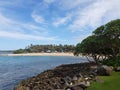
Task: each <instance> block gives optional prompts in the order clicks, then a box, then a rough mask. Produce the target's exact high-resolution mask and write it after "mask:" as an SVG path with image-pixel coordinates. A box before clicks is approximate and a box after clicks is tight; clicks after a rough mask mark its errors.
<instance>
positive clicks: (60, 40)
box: [0, 0, 120, 50]
mask: <svg viewBox="0 0 120 90" xmlns="http://www.w3.org/2000/svg"><path fill="white" fill-rule="evenodd" d="M119 4H120V0H0V50H15V49H19V48H25V47H26V46H28V45H30V44H33V45H36V44H43V45H44V44H72V45H76V44H77V43H79V42H81V41H82V40H83V39H85V38H86V37H87V36H89V35H91V34H92V32H93V31H94V30H95V29H96V28H97V27H99V26H101V25H104V24H106V23H107V22H109V21H111V20H114V19H120V5H119Z"/></svg>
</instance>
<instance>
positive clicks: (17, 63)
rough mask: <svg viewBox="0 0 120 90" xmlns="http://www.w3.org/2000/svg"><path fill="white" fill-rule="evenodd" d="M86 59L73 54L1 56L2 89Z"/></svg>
mask: <svg viewBox="0 0 120 90" xmlns="http://www.w3.org/2000/svg"><path fill="white" fill-rule="evenodd" d="M85 61H87V60H86V59H85V58H80V57H71V56H0V90H13V87H14V86H15V85H17V84H18V83H19V82H20V81H21V80H23V79H27V78H29V77H32V76H35V75H37V74H39V73H40V72H42V71H44V70H47V69H52V68H54V67H56V66H58V65H61V64H71V63H78V62H85Z"/></svg>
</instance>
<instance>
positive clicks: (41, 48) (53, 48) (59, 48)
mask: <svg viewBox="0 0 120 90" xmlns="http://www.w3.org/2000/svg"><path fill="white" fill-rule="evenodd" d="M74 48H75V46H74V45H61V44H60V45H32V44H31V45H30V46H28V47H26V48H25V49H19V50H16V51H14V53H15V54H17V53H39V52H47V53H51V52H73V51H74Z"/></svg>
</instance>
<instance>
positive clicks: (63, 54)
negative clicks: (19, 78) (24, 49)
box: [0, 53, 74, 56]
mask: <svg viewBox="0 0 120 90" xmlns="http://www.w3.org/2000/svg"><path fill="white" fill-rule="evenodd" d="M0 56H74V55H73V53H23V54H0Z"/></svg>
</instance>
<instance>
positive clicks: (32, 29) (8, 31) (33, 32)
mask: <svg viewBox="0 0 120 90" xmlns="http://www.w3.org/2000/svg"><path fill="white" fill-rule="evenodd" d="M0 37H9V38H15V39H27V40H28V39H29V40H30V39H35V40H54V39H55V38H56V37H51V36H48V33H47V31H46V29H45V28H43V27H39V26H37V25H34V24H30V23H20V22H17V21H13V20H12V19H9V18H7V17H5V16H4V15H2V14H0Z"/></svg>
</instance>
